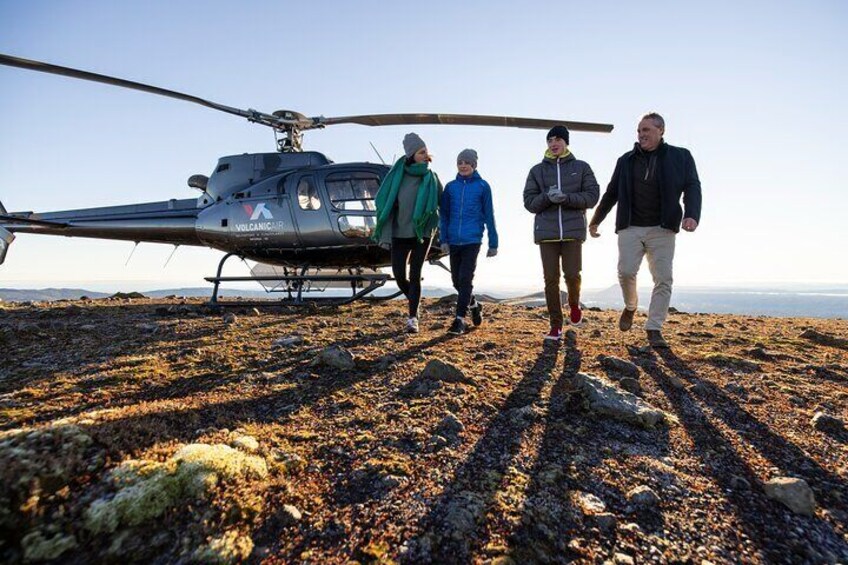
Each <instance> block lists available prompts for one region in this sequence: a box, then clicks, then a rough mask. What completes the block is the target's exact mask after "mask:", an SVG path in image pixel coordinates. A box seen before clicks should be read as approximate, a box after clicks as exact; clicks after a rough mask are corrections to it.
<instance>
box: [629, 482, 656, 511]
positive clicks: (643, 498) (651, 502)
mask: <svg viewBox="0 0 848 565" xmlns="http://www.w3.org/2000/svg"><path fill="white" fill-rule="evenodd" d="M627 500H628V501H629V502H630V504H635V505H636V506H640V507H642V508H649V507H652V506H656V505H657V504H659V502H660V497H659V496H657V493H655V492H654V491H653V490H651V488H650V487H647V486H645V485H642V486H638V487H636V488H634V489H632V490H630V492H628V493H627Z"/></svg>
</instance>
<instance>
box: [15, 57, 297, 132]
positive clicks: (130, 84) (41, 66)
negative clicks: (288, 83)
mask: <svg viewBox="0 0 848 565" xmlns="http://www.w3.org/2000/svg"><path fill="white" fill-rule="evenodd" d="M0 65H7V66H9V67H18V68H21V69H28V70H31V71H38V72H42V73H49V74H54V75H62V76H66V77H71V78H77V79H81V80H88V81H92V82H99V83H102V84H108V85H112V86H119V87H121V88H129V89H131V90H140V91H141V92H147V93H150V94H157V95H159V96H167V97H168V98H176V99H177V100H184V101H186V102H192V103H194V104H200V105H201V106H206V107H207V108H212V109H213V110H218V111H220V112H226V113H227V114H233V115H235V116H240V117H242V118H247V119H248V120H249V121H251V122H256V123H259V124H263V125H266V126H270V127H275V128H282V127H284V126H286V125H288V124H289V123H291V121H292V120H287V119H285V118H283V117H281V116H273V115H271V114H265V113H263V112H258V111H256V110H242V109H240V108H233V107H231V106H225V105H224V104H218V103H216V102H210V101H209V100H204V99H203V98H199V97H197V96H192V95H190V94H184V93H182V92H177V91H174V90H168V89H165V88H159V87H158V86H151V85H149V84H143V83H140V82H134V81H131V80H125V79H122V78H116V77H112V76H108V75H101V74H97V73H92V72H88V71H81V70H79V69H72V68H70V67H62V66H60V65H53V64H50V63H43V62H41V61H33V60H31V59H23V58H20V57H12V56H11V55H4V54H2V53H0Z"/></svg>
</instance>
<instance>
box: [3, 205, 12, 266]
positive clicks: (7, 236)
mask: <svg viewBox="0 0 848 565" xmlns="http://www.w3.org/2000/svg"><path fill="white" fill-rule="evenodd" d="M5 215H6V208H5V207H4V206H3V203H2V202H0V217H2V216H5ZM13 241H15V236H14V235H13V234H12V232H10V231H9V230H7V229H6V228H4V227H2V226H0V265H2V264H3V261H5V260H6V252H7V251H9V246H10V245H12V242H13Z"/></svg>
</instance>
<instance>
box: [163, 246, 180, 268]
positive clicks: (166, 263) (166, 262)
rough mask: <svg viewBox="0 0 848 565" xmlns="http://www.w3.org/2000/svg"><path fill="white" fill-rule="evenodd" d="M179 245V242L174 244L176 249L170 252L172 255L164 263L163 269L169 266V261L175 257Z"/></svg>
mask: <svg viewBox="0 0 848 565" xmlns="http://www.w3.org/2000/svg"><path fill="white" fill-rule="evenodd" d="M178 247H179V244H177V245H174V250H173V251H171V254H170V255H168V260H167V261H165V264H164V265H162V268H163V269H164V268H165V267H167V266H168V263H170V262H171V257H173V256H174V253H176V252H177V248H178Z"/></svg>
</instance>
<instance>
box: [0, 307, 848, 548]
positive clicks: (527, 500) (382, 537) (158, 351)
mask: <svg viewBox="0 0 848 565" xmlns="http://www.w3.org/2000/svg"><path fill="white" fill-rule="evenodd" d="M485 316H486V319H485V322H484V324H483V326H481V327H480V328H479V329H477V330H475V331H472V332H471V333H469V334H467V335H464V336H461V337H449V336H446V335H445V330H446V329H447V326H448V322H449V321H450V308H449V305H447V304H446V302H445V301H444V300H443V301H441V302H439V301H435V300H428V301H426V302H425V305H424V308H423V314H422V331H421V333H420V334H418V335H406V334H402V333H400V329H401V328H402V326H403V323H404V321H405V320H404V318H403V313H402V305H401V304H400V303H398V302H393V303H383V304H374V305H368V304H356V305H351V306H343V307H327V308H314V307H313V308H302V309H281V308H263V309H261V310H254V309H252V308H249V307H243V308H239V309H236V310H228V311H227V312H225V313H221V312H213V311H210V310H208V309H206V308H205V307H203V306H202V304H201V303H200V302H199V301H197V302H195V301H191V300H189V301H186V300H180V299H165V300H156V301H152V300H147V299H113V300H96V301H78V302H61V303H52V304H47V303H41V304H14V303H11V304H10V303H7V304H3V305H0V430H2V431H0V561H3V562H12V563H15V562H22V561H42V560H51V559H53V560H56V561H61V562H65V563H90V562H95V561H98V562H99V561H119V560H120V561H140V562H154V563H155V562H160V563H164V562H190V561H198V562H239V561H242V560H247V561H251V562H258V561H263V562H269V563H275V562H280V563H283V562H285V563H350V562H353V561H356V562H360V563H390V562H409V563H429V562H432V563H465V562H474V563H498V564H501V565H503V564H507V563H528V562H554V563H558V562H571V561H576V562H586V563H589V562H591V563H603V562H611V563H644V562H658V563H699V564H702V563H707V562H712V563H724V562H775V563H783V562H785V563H799V562H813V563H821V562H831V563H833V562H848V486H847V485H846V479H848V443H846V440H848V438H846V430H845V424H844V421H845V419H846V417H848V339H846V337H848V322H846V321H844V320H820V319H776V318H762V317H756V318H755V317H739V316H728V315H705V314H687V313H681V312H675V313H672V314H671V315H670V317H669V323H668V326H667V330H666V337H667V338H668V339H669V341H670V342H671V345H672V347H671V349H669V350H652V349H650V348H648V347H645V343H644V339H643V338H644V336H643V333H642V332H641V331H636V330H635V328H634V331H631V332H629V333H621V332H619V331H618V330H617V328H616V323H617V317H618V314H617V313H616V312H612V311H591V312H587V313H586V318H587V323H586V325H585V326H584V327H582V328H579V329H576V330H574V331H572V332H569V335H568V337H567V339H566V340H565V342H564V343H563V344H562V345H561V346H560V347H545V346H543V343H542V339H541V337H542V334H543V332H544V331H545V330H546V319H545V318H546V317H545V315H544V311H543V310H541V309H539V308H529V307H523V306H507V305H496V304H487V305H486V310H485ZM642 322H644V318H641V317H637V324H641V323H642Z"/></svg>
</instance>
